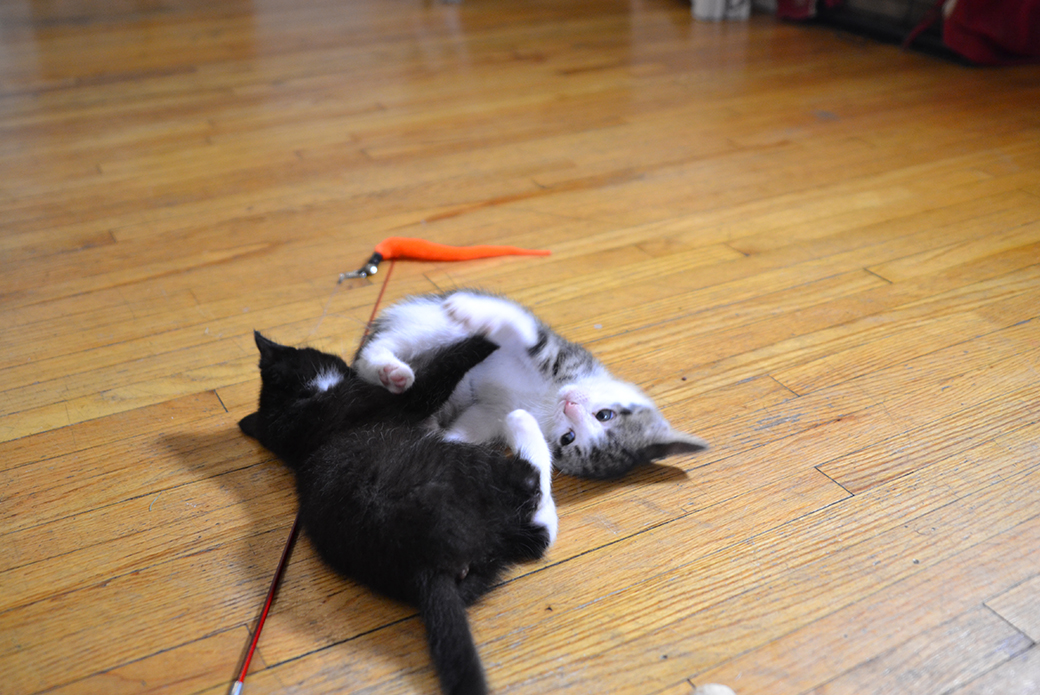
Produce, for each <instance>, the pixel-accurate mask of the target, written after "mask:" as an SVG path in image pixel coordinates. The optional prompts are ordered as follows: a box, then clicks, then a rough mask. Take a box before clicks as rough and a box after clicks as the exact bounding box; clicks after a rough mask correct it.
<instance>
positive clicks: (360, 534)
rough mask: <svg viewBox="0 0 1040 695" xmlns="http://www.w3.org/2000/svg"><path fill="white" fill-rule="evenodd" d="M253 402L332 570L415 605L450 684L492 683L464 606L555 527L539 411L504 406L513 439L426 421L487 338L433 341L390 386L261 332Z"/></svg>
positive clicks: (544, 542) (457, 688)
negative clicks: (434, 352)
mask: <svg viewBox="0 0 1040 695" xmlns="http://www.w3.org/2000/svg"><path fill="white" fill-rule="evenodd" d="M254 335H255V338H256V344H257V347H258V348H259V349H260V376H261V380H262V386H261V389H260V408H259V410H258V411H257V412H255V413H253V414H252V415H249V416H247V417H245V418H243V419H242V421H241V422H240V423H239V425H240V426H241V428H242V431H243V432H245V433H246V434H248V435H249V436H251V437H255V438H256V439H258V440H260V443H261V444H263V445H264V446H265V447H267V448H268V449H270V450H271V451H273V452H274V453H275V454H277V455H278V456H279V457H280V458H281V459H282V460H284V461H285V462H286V463H287V464H288V465H289V466H291V467H292V468H293V470H294V471H295V472H296V488H297V493H298V496H299V500H300V516H301V520H302V522H303V528H304V530H305V531H306V532H307V534H308V535H309V536H310V538H311V540H312V541H313V542H314V545H315V547H316V548H317V550H318V552H319V554H320V555H321V557H322V558H323V559H324V560H325V561H326V562H327V563H328V564H329V565H331V566H332V567H333V568H334V569H335V570H337V571H339V572H341V573H342V574H344V575H347V576H349V577H352V578H353V579H355V580H357V581H359V582H361V583H363V584H366V585H367V586H369V587H371V588H372V589H375V590H377V591H379V592H381V593H383V594H386V595H388V596H390V597H392V598H396V599H399V600H402V601H405V602H407V603H410V604H412V605H414V606H416V607H418V609H419V615H420V616H421V617H422V620H423V622H424V623H425V625H426V631H427V638H428V641H429V646H430V652H431V654H432V657H433V661H434V664H435V665H436V667H437V672H438V674H439V676H440V680H441V685H442V687H443V689H444V691H445V692H447V693H453V694H454V693H459V694H461V693H486V692H487V685H486V683H485V680H484V672H483V669H482V667H481V665H480V657H479V656H478V655H477V650H476V646H475V645H474V644H473V638H472V636H471V635H470V631H469V624H468V622H467V620H466V606H467V605H469V604H471V603H472V602H474V601H475V600H476V599H477V598H479V597H480V596H481V595H483V594H485V593H486V592H488V591H489V590H490V589H491V587H492V586H493V585H494V584H495V582H496V581H497V580H498V578H499V575H500V573H501V572H502V570H503V569H505V567H507V566H508V565H510V564H512V563H516V562H520V561H524V560H533V559H536V558H538V557H541V556H542V554H543V553H544V552H545V549H546V548H547V547H548V546H549V545H550V544H551V543H552V541H553V540H554V539H555V536H556V528H557V517H556V506H555V504H554V502H553V499H552V493H551V490H550V475H551V460H550V454H549V448H548V445H547V444H546V442H545V439H544V438H543V437H542V433H541V430H540V429H539V427H538V423H537V422H536V421H535V419H534V417H532V416H531V415H530V414H528V413H527V412H526V411H523V410H516V411H513V412H512V413H510V414H509V416H508V417H507V418H506V429H507V432H508V439H509V441H508V444H509V446H510V447H511V448H512V450H513V452H514V454H515V455H514V456H513V457H509V456H507V455H506V454H504V453H503V452H501V451H499V450H497V449H494V448H491V447H488V446H481V445H473V444H466V443H463V442H455V441H445V440H444V439H443V438H442V437H441V435H439V434H436V433H433V432H430V431H429V430H428V429H427V428H426V426H425V425H424V421H426V420H427V418H429V416H430V415H432V414H433V413H434V412H436V411H437V410H438V409H439V408H440V407H441V406H442V405H443V404H444V402H445V401H446V400H447V399H448V397H449V396H450V395H451V393H452V391H453V390H454V388H455V386H456V385H457V384H458V382H459V381H460V380H461V379H462V377H463V376H464V375H465V374H466V372H467V371H469V370H470V369H471V368H472V367H474V366H475V365H477V364H479V363H480V362H481V361H482V360H483V359H484V358H485V357H487V356H488V355H490V354H491V353H492V352H494V351H495V349H496V346H495V345H494V344H493V343H491V342H489V341H487V340H486V339H484V338H482V337H479V336H478V337H475V338H470V339H467V340H464V341H462V342H459V343H456V344H454V345H451V346H449V347H448V348H446V349H444V350H442V351H440V354H439V355H438V358H437V359H435V360H432V361H431V363H430V366H428V367H427V368H426V369H425V370H424V371H422V372H420V373H419V374H417V375H416V378H415V384H414V385H413V386H412V388H411V389H409V390H408V391H407V392H405V393H403V394H399V395H395V394H392V393H390V392H389V391H387V390H386V389H384V388H382V387H380V386H375V385H373V384H370V383H368V382H366V381H364V380H362V379H361V378H360V377H359V376H358V375H357V373H356V372H354V371H353V370H352V369H351V368H349V367H348V366H347V365H346V363H345V362H344V361H343V360H342V359H340V358H339V357H336V356H335V355H329V354H326V353H323V352H319V351H317V350H314V349H311V348H301V349H296V348H291V347H285V346H283V345H278V344H277V343H274V342H272V341H270V340H268V339H266V338H264V337H263V336H262V335H260V334H259V333H255V334H254Z"/></svg>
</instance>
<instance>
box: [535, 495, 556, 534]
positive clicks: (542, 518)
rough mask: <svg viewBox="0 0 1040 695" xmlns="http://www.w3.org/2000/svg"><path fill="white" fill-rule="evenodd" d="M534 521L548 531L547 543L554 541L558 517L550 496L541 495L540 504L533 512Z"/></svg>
mask: <svg viewBox="0 0 1040 695" xmlns="http://www.w3.org/2000/svg"><path fill="white" fill-rule="evenodd" d="M534 523H536V524H538V525H540V526H542V527H543V528H544V529H545V530H546V531H547V532H548V533H549V545H552V544H553V543H555V542H556V534H557V532H558V531H559V530H560V517H559V516H558V515H557V514H556V503H555V502H553V498H552V497H545V496H543V497H542V504H541V505H539V506H538V511H536V512H535V513H534Z"/></svg>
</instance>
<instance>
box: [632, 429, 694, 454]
mask: <svg viewBox="0 0 1040 695" xmlns="http://www.w3.org/2000/svg"><path fill="white" fill-rule="evenodd" d="M707 448H708V443H707V442H706V441H704V440H703V439H701V438H700V437H694V436H693V435H692V434H683V433H682V432H676V431H675V430H669V431H668V432H666V433H664V434H663V435H662V436H661V437H659V438H658V441H656V442H654V443H653V444H650V445H648V446H645V447H643V448H642V449H640V451H639V453H640V457H641V458H642V459H643V460H644V461H647V462H650V461H656V460H657V459H663V458H667V457H669V456H677V455H679V454H692V453H694V452H697V451H704V450H705V449H707Z"/></svg>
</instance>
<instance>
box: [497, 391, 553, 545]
mask: <svg viewBox="0 0 1040 695" xmlns="http://www.w3.org/2000/svg"><path fill="white" fill-rule="evenodd" d="M506 432H507V437H508V442H509V448H510V449H512V450H513V453H514V454H516V455H517V456H519V457H521V458H524V459H527V460H528V461H530V462H531V463H532V464H534V466H535V468H537V469H538V481H539V487H540V490H541V499H540V500H539V501H538V508H537V510H536V511H535V514H534V519H533V521H534V523H535V524H538V525H540V526H542V527H543V528H544V529H545V530H546V531H547V532H548V534H549V545H552V544H553V543H554V542H555V541H556V532H557V530H558V528H559V517H558V516H557V514H556V502H555V501H554V500H553V496H552V455H551V454H550V453H549V445H548V444H546V442H545V437H544V436H542V430H541V429H540V428H539V427H538V421H537V420H535V419H534V416H533V415H531V414H530V413H529V412H527V411H526V410H519V409H518V410H514V411H513V412H511V413H509V415H507V416H506Z"/></svg>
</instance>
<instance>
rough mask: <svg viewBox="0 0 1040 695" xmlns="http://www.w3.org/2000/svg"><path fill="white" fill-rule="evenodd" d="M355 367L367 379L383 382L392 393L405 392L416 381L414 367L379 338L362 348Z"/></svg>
mask: <svg viewBox="0 0 1040 695" xmlns="http://www.w3.org/2000/svg"><path fill="white" fill-rule="evenodd" d="M354 369H356V370H357V372H358V374H360V375H361V378H362V379H364V380H365V381H367V382H369V383H372V384H382V385H383V386H384V387H386V389H387V390H389V391H390V392H391V393H404V392H405V391H407V390H408V389H410V388H411V387H412V384H414V383H415V372H413V371H412V368H411V367H409V366H408V365H407V364H405V363H404V362H402V361H401V360H400V359H398V357H397V355H395V354H394V353H393V351H392V350H390V349H389V348H388V347H387V346H386V345H384V344H382V342H381V341H379V340H378V339H377V340H373V341H372V342H370V343H369V344H368V345H366V346H365V347H363V348H362V349H361V352H360V353H358V356H357V359H356V360H355V361H354Z"/></svg>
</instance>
